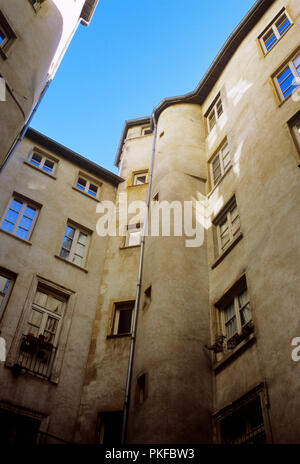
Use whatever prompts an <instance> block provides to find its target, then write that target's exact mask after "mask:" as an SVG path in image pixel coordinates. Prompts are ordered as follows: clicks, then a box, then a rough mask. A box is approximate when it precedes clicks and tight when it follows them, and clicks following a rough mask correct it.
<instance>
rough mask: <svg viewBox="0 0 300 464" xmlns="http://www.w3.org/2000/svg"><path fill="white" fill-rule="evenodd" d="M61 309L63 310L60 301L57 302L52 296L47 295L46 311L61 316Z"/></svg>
mask: <svg viewBox="0 0 300 464" xmlns="http://www.w3.org/2000/svg"><path fill="white" fill-rule="evenodd" d="M62 308H63V302H62V301H61V300H58V299H57V298H55V297H54V296H52V295H48V298H47V309H49V311H52V312H54V313H56V314H62Z"/></svg>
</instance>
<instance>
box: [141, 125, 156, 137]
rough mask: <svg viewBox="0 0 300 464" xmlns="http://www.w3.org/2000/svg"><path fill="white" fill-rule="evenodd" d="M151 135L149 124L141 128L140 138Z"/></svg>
mask: <svg viewBox="0 0 300 464" xmlns="http://www.w3.org/2000/svg"><path fill="white" fill-rule="evenodd" d="M145 132H147V133H145ZM152 134H153V130H152V129H151V125H150V124H148V125H147V126H143V127H141V136H145V135H152Z"/></svg>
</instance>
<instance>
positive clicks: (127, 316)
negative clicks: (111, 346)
mask: <svg viewBox="0 0 300 464" xmlns="http://www.w3.org/2000/svg"><path fill="white" fill-rule="evenodd" d="M133 309H134V301H122V302H120V303H114V313H113V325H112V332H111V335H130V334H131V330H132V316H133Z"/></svg>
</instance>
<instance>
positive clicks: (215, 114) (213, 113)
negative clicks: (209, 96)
mask: <svg viewBox="0 0 300 464" xmlns="http://www.w3.org/2000/svg"><path fill="white" fill-rule="evenodd" d="M219 104H221V110H222V111H221V112H220V113H219V111H218V106H219ZM223 113H224V103H223V99H222V97H221V93H220V92H219V93H218V95H217V96H216V98H215V99H214V100H213V102H212V104H211V105H210V107H209V108H208V110H207V112H206V113H205V116H204V117H205V119H206V126H207V132H208V134H210V133H211V132H212V130H213V129H214V127H215V126H216V125H217V122H218V120H219V119H220V117H221V116H222V114H223ZM211 120H213V121H214V123H213V125H211Z"/></svg>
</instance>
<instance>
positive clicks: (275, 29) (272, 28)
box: [259, 9, 293, 55]
mask: <svg viewBox="0 0 300 464" xmlns="http://www.w3.org/2000/svg"><path fill="white" fill-rule="evenodd" d="M283 15H285V16H286V18H287V19H288V20H289V22H290V24H289V26H288V28H287V29H285V31H284V32H283V33H282V34H280V32H279V30H278V26H277V25H276V23H278V21H279V20H280V19H281V17H282V16H283ZM292 25H293V21H292V19H291V17H290V15H289V14H288V12H287V11H286V10H285V9H283V10H281V12H280V13H278V15H277V16H276V17H275V18H274V19H273V21H272V23H271V24H270V26H269V27H268V28H267V29H265V30H264V32H263V33H262V34H261V35H260V36H259V41H260V43H261V46H262V48H263V51H264V53H265V55H266V54H267V53H269V51H271V50H272V49H273V48H274V46H275V45H276V44H277V43H278V41H279V40H280V39H281V37H283V36H284V35H285V34H286V33H287V31H289V30H290V28H291V27H292ZM270 32H273V34H274V35H275V37H276V41H275V42H274V43H273V45H272V46H271V47H270V48H267V46H266V43H265V40H264V38H265V37H266V35H267V34H269V33H270Z"/></svg>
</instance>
